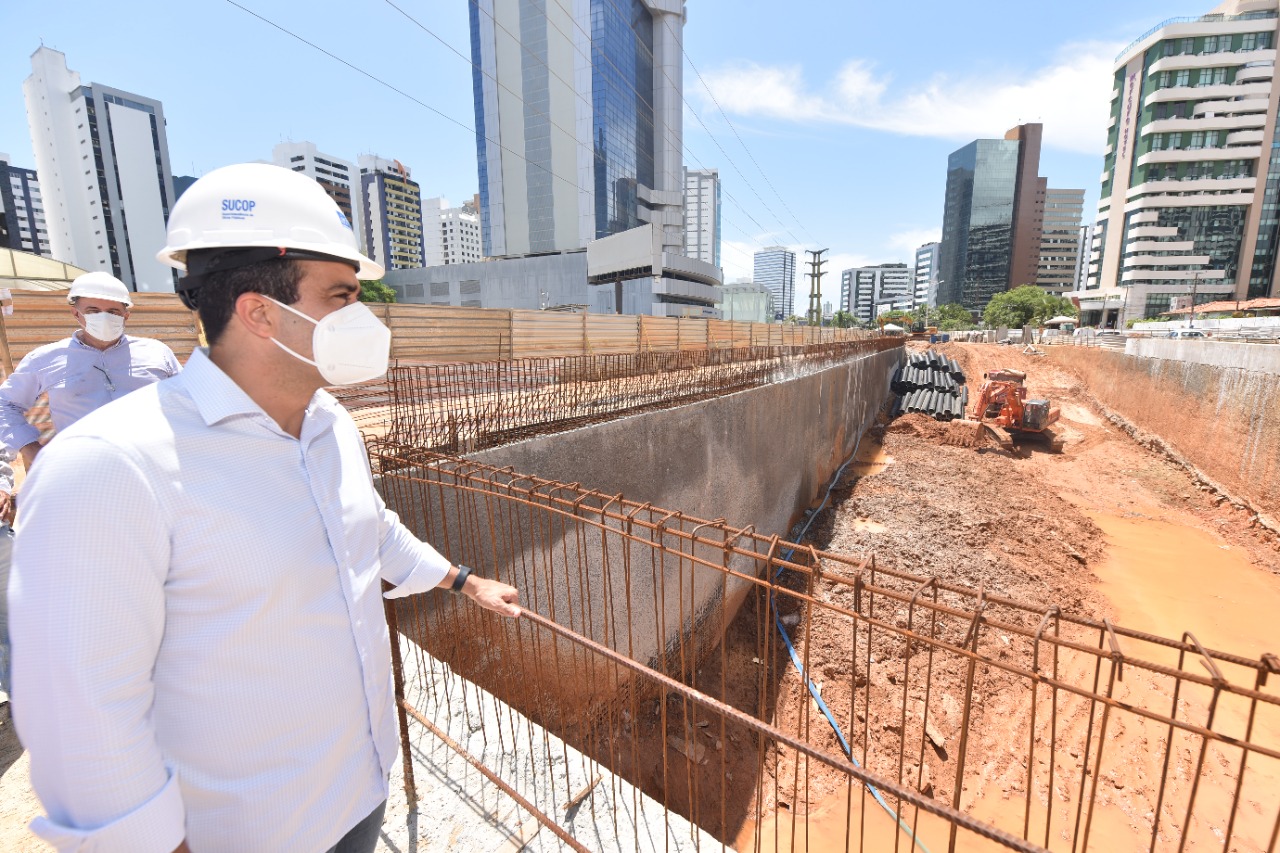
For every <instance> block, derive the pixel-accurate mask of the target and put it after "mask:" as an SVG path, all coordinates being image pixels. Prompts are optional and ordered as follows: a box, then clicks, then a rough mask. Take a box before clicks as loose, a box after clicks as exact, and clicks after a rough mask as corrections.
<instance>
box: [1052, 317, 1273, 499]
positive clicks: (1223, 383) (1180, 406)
mask: <svg viewBox="0 0 1280 853" xmlns="http://www.w3.org/2000/svg"><path fill="white" fill-rule="evenodd" d="M1129 344H1130V345H1133V344H1137V345H1138V346H1137V347H1136V348H1135V351H1137V352H1142V353H1146V354H1147V355H1131V354H1127V353H1126V354H1120V353H1117V352H1111V351H1107V350H1101V349H1085V348H1074V347H1054V348H1052V350H1051V357H1052V358H1053V359H1054V361H1056V362H1058V363H1060V364H1064V365H1066V366H1067V367H1069V368H1071V369H1073V370H1074V371H1075V372H1076V373H1078V374H1079V375H1080V376H1081V378H1083V379H1084V380H1085V383H1086V384H1087V385H1088V387H1089V390H1090V391H1091V392H1092V393H1093V394H1094V396H1095V397H1097V398H1098V399H1099V400H1100V401H1101V402H1102V403H1103V404H1104V405H1106V406H1107V407H1108V408H1110V409H1112V410H1114V411H1115V412H1117V413H1119V414H1120V415H1123V416H1124V417H1125V418H1126V419H1127V420H1129V421H1130V422H1131V423H1133V424H1134V425H1136V426H1138V427H1140V428H1141V429H1143V430H1145V431H1147V432H1150V433H1153V434H1155V435H1158V436H1159V437H1160V438H1161V439H1163V440H1164V442H1165V443H1166V444H1167V445H1169V446H1170V447H1172V448H1173V449H1174V450H1176V451H1177V452H1178V453H1180V454H1182V455H1183V456H1184V457H1185V458H1186V459H1187V460H1188V461H1190V462H1191V463H1192V464H1193V465H1195V466H1196V467H1197V468H1199V469H1200V470H1201V471H1202V472H1204V474H1205V476H1207V477H1209V478H1210V479H1212V480H1214V481H1216V482H1217V483H1218V484H1220V485H1221V486H1222V487H1223V488H1225V489H1226V490H1227V491H1229V492H1231V493H1232V494H1233V495H1235V496H1237V497H1240V498H1243V499H1245V500H1247V501H1249V502H1250V503H1251V504H1253V506H1254V507H1255V508H1257V509H1258V510H1259V511H1262V512H1264V513H1266V514H1268V515H1272V516H1274V515H1275V513H1276V510H1277V507H1278V506H1280V370H1277V366H1278V363H1280V349H1277V348H1272V347H1267V346H1263V345H1257V344H1227V343H1215V342H1212V341H1198V340H1186V341H1183V340H1158V339H1152V340H1137V341H1134V340H1131V341H1129ZM1233 357H1234V358H1235V366H1231V365H1230V364H1229V363H1224V362H1230V361H1231V359H1232V358H1233ZM1246 367H1247V368H1248V369H1246Z"/></svg>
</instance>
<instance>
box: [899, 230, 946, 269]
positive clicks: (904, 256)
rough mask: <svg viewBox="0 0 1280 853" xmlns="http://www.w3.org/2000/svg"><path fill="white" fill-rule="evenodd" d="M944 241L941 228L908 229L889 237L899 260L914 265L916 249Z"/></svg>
mask: <svg viewBox="0 0 1280 853" xmlns="http://www.w3.org/2000/svg"><path fill="white" fill-rule="evenodd" d="M941 239H942V229H941V228H908V229H907V230H905V231H898V232H895V233H893V234H890V235H889V240H888V245H889V248H890V249H893V250H895V251H897V253H898V255H897V257H898V259H899V260H903V261H906V262H907V263H909V264H914V263H915V260H916V249H918V248H920V247H921V246H923V245H924V244H925V243H937V242H938V241H940V240H941Z"/></svg>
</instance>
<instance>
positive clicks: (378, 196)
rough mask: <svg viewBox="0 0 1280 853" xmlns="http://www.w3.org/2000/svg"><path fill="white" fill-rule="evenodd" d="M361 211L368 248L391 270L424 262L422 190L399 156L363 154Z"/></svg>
mask: <svg viewBox="0 0 1280 853" xmlns="http://www.w3.org/2000/svg"><path fill="white" fill-rule="evenodd" d="M359 208H360V213H361V217H362V219H363V225H362V229H363V233H364V237H365V250H366V251H367V252H368V254H369V257H370V258H372V259H373V260H375V261H377V262H378V263H379V264H381V265H382V266H383V267H385V268H386V269H388V270H405V269H414V268H417V267H421V266H424V265H425V258H424V255H423V240H422V193H421V191H420V190H419V189H418V185H417V184H416V183H414V182H413V181H412V180H411V179H410V178H409V167H407V166H405V165H404V164H402V163H401V162H400V161H399V160H388V159H386V158H385V157H379V156H377V155H374V154H362V155H360V204H359Z"/></svg>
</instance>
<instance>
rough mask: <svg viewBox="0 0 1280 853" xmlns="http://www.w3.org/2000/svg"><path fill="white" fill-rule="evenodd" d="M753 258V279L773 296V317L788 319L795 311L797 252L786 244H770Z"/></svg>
mask: <svg viewBox="0 0 1280 853" xmlns="http://www.w3.org/2000/svg"><path fill="white" fill-rule="evenodd" d="M753 260H754V263H753V269H752V271H753V273H754V275H752V280H753V281H755V283H756V284H758V285H760V286H761V287H763V288H764V289H765V290H767V291H769V293H770V295H771V296H772V301H773V319H774V320H778V321H781V320H785V319H787V318H788V317H790V316H791V315H792V313H793V312H794V311H795V296H796V253H795V252H793V251H791V250H790V249H788V248H787V247H786V246H769V247H768V248H766V249H761V250H760V251H759V252H756V253H755V257H754V259H753Z"/></svg>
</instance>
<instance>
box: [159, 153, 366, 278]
mask: <svg viewBox="0 0 1280 853" xmlns="http://www.w3.org/2000/svg"><path fill="white" fill-rule="evenodd" d="M250 248H275V249H280V250H281V252H280V256H282V257H284V256H286V255H285V252H286V251H289V250H293V251H295V252H298V253H301V254H303V255H320V256H324V257H329V258H334V259H337V260H343V261H347V262H348V263H350V264H351V265H352V266H354V267H356V275H358V276H359V277H360V278H362V279H366V280H367V279H376V278H381V276H382V273H383V268H382V267H381V266H379V265H378V264H376V263H374V262H373V261H372V260H370V259H369V258H366V257H365V256H364V255H362V254H361V253H360V250H359V249H358V248H357V247H356V238H355V234H354V233H353V232H352V230H351V223H350V222H348V221H347V217H346V216H345V215H343V213H342V211H341V210H340V209H339V208H338V205H337V204H335V203H334V201H333V199H331V198H329V195H328V193H326V192H325V191H324V189H323V188H322V187H321V186H320V184H318V183H316V182H315V181H314V180H312V179H311V178H308V177H307V176H306V175H302V174H299V173H297V172H292V171H290V170H288V169H284V168H281V167H279V166H271V165H268V164H266V163H241V164H239V165H235V166H224V167H223V168H221V169H214V170H213V171H212V172H210V173H209V174H207V175H205V176H204V177H203V178H201V179H200V180H198V181H196V182H195V183H194V184H192V185H191V186H190V187H189V188H188V189H187V191H186V192H184V193H183V194H182V197H181V198H179V199H178V202H177V204H175V205H174V206H173V213H172V214H171V215H170V216H169V236H168V245H167V246H165V247H164V248H163V249H161V250H160V251H159V253H158V254H157V255H156V259H157V260H159V261H160V263H162V264H166V265H167V266H171V267H174V268H175V269H180V270H186V269H187V252H191V251H196V250H200V249H250Z"/></svg>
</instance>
